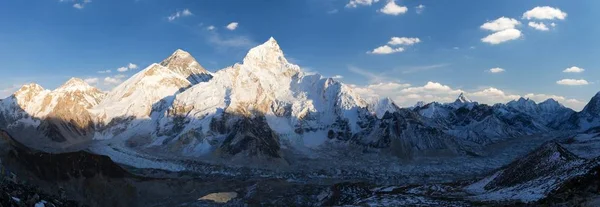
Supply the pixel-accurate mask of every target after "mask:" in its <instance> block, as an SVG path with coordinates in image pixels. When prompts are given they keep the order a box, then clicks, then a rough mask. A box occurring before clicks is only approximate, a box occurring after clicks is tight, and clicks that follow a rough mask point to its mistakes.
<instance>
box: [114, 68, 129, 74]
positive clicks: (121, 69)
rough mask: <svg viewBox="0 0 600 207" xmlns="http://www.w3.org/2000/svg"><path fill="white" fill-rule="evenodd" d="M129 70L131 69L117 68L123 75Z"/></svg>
mask: <svg viewBox="0 0 600 207" xmlns="http://www.w3.org/2000/svg"><path fill="white" fill-rule="evenodd" d="M127 70H129V68H127V67H119V68H117V71H119V72H121V73H122V72H126V71H127Z"/></svg>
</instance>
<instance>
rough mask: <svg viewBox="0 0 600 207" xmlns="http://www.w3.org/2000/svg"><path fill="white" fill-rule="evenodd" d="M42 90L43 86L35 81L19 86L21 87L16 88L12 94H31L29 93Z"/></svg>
mask: <svg viewBox="0 0 600 207" xmlns="http://www.w3.org/2000/svg"><path fill="white" fill-rule="evenodd" d="M42 91H44V87H42V86H40V85H38V84H36V83H30V84H26V85H23V86H21V88H20V89H19V90H17V91H16V92H15V93H14V95H22V94H31V93H34V94H35V93H39V92H42Z"/></svg>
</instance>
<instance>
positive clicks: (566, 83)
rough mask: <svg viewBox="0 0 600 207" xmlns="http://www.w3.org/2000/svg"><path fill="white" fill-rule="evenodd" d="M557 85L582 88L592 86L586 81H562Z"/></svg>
mask: <svg viewBox="0 0 600 207" xmlns="http://www.w3.org/2000/svg"><path fill="white" fill-rule="evenodd" d="M556 83H557V84H559V85H567V86H581V85H588V84H590V83H589V82H587V81H586V80H584V79H562V80H559V81H556Z"/></svg>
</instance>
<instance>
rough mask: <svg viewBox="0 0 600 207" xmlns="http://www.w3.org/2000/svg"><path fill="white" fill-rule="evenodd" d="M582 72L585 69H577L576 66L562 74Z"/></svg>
mask: <svg viewBox="0 0 600 207" xmlns="http://www.w3.org/2000/svg"><path fill="white" fill-rule="evenodd" d="M583 71H585V69H583V68H580V67H577V66H573V67H570V68H567V69H565V70H563V73H582V72H583Z"/></svg>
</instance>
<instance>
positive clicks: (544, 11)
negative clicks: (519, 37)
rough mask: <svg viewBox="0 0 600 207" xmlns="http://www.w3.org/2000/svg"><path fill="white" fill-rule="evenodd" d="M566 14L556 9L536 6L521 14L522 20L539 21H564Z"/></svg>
mask: <svg viewBox="0 0 600 207" xmlns="http://www.w3.org/2000/svg"><path fill="white" fill-rule="evenodd" d="M565 18H567V13H565V12H563V11H561V10H560V9H558V8H553V7H549V6H542V7H540V6H538V7H535V8H533V9H531V10H529V11H526V12H525V13H523V19H528V20H529V19H539V20H550V19H561V20H562V19H565Z"/></svg>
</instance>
